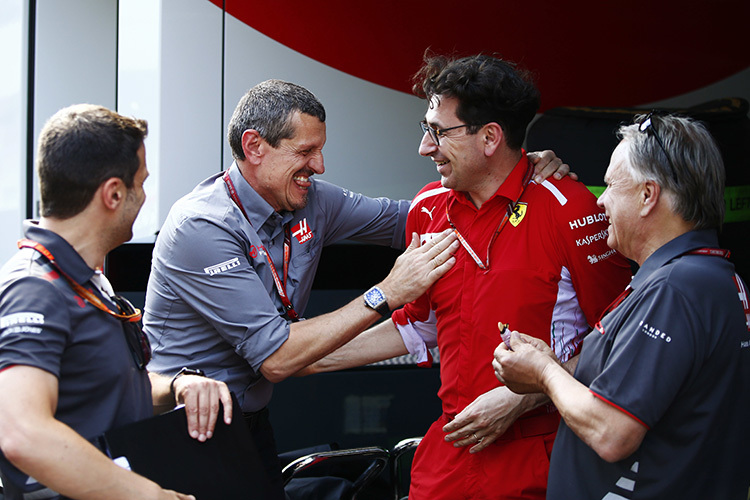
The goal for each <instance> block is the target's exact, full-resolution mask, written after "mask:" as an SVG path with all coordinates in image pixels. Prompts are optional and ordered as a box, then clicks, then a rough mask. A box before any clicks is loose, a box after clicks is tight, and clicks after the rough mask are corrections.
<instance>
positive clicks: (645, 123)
mask: <svg viewBox="0 0 750 500" xmlns="http://www.w3.org/2000/svg"><path fill="white" fill-rule="evenodd" d="M658 116H659V114H658V113H657V112H654V111H652V112H650V113H649V114H647V115H646V117H645V118H644V119H643V120H642V121H641V123H639V124H638V130H639V131H640V132H643V133H644V134H646V135H647V136H649V137H653V138H654V139H656V142H657V144H659V147H660V148H661V151H662V153H664V157H665V158H666V159H667V163H668V164H669V168H670V169H671V172H672V178H673V179H674V180H675V182H676V181H677V169H676V168H675V166H674V163H672V158H670V156H669V153H667V148H666V147H665V146H664V142H662V140H661V137H660V136H659V133H658V132H657V131H656V126H655V125H654V122H653V120H652V118H655V117H658Z"/></svg>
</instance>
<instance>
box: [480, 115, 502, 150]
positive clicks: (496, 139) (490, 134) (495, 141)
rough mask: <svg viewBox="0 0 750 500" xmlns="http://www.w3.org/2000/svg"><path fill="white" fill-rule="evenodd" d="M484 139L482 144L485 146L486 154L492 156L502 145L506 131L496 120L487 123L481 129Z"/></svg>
mask: <svg viewBox="0 0 750 500" xmlns="http://www.w3.org/2000/svg"><path fill="white" fill-rule="evenodd" d="M479 134H481V139H482V146H484V154H485V156H492V155H493V154H495V151H497V148H498V147H500V144H501V143H502V142H503V141H504V140H505V133H504V132H503V128H502V127H501V126H500V125H499V124H498V123H495V122H490V123H488V124H486V125H485V126H484V127H482V129H481V130H480V131H479Z"/></svg>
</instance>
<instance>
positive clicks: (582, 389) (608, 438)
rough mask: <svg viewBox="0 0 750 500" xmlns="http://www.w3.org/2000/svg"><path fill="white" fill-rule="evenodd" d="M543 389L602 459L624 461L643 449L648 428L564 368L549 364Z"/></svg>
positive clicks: (565, 418)
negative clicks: (592, 391)
mask: <svg viewBox="0 0 750 500" xmlns="http://www.w3.org/2000/svg"><path fill="white" fill-rule="evenodd" d="M544 387H545V392H546V393H547V394H548V395H549V397H550V398H551V399H552V402H553V403H554V404H555V406H556V407H557V409H558V411H559V412H560V415H561V416H562V418H563V419H564V420H565V423H566V425H567V426H568V427H570V429H571V430H572V431H573V432H575V434H576V435H577V436H578V437H579V438H580V439H581V440H582V441H583V442H584V443H586V444H587V445H588V446H589V447H591V448H592V449H593V450H594V451H595V452H596V453H597V454H598V455H599V456H600V457H601V458H602V459H604V460H606V461H608V462H614V461H617V460H621V459H623V458H625V457H627V456H629V455H630V454H632V453H633V452H634V451H635V450H636V449H637V448H638V446H640V443H641V441H642V440H643V437H644V436H645V433H646V430H647V429H646V427H645V426H644V425H642V424H641V423H639V422H638V421H637V420H635V419H634V418H633V417H631V416H629V415H628V414H626V413H625V412H623V411H621V410H619V409H617V408H615V407H614V406H612V405H610V404H607V403H605V402H604V401H602V400H601V399H599V398H597V397H596V396H595V395H594V394H592V393H591V391H590V390H589V389H588V387H586V386H585V385H583V384H581V383H580V382H579V381H578V380H576V379H575V378H573V376H572V375H570V373H568V372H567V371H566V369H565V368H564V367H562V366H560V365H553V364H550V365H549V367H548V369H547V370H546V373H545V375H544Z"/></svg>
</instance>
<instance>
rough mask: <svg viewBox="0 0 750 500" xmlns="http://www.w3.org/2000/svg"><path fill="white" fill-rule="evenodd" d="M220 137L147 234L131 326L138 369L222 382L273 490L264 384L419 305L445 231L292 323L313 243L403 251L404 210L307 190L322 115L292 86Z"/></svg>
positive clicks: (248, 107) (246, 112) (445, 255)
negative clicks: (379, 277) (334, 303)
mask: <svg viewBox="0 0 750 500" xmlns="http://www.w3.org/2000/svg"><path fill="white" fill-rule="evenodd" d="M228 139H229V144H230V146H231V148H232V154H233V156H234V159H235V162H234V164H233V165H232V166H231V167H230V168H229V169H228V170H227V171H226V172H224V173H221V174H216V175H214V176H212V177H210V178H208V179H207V180H205V181H204V182H202V183H201V184H199V185H198V186H197V187H196V188H195V189H194V190H193V191H192V192H191V193H190V194H188V195H187V196H185V197H184V198H182V199H181V200H179V201H178V202H177V203H176V204H175V205H174V206H173V207H172V210H171V211H170V213H169V215H168V217H167V220H166V222H165V224H164V227H163V228H162V230H161V232H160V233H159V237H158V239H157V242H156V246H155V249H154V256H153V264H152V270H151V275H150V278H149V284H148V290H147V294H146V315H145V320H144V322H145V329H146V332H147V334H148V335H149V338H150V340H151V342H152V347H153V354H154V358H153V361H152V362H151V364H150V365H149V367H150V368H151V369H153V370H156V371H158V372H160V373H174V372H176V371H177V370H179V369H180V368H181V367H185V366H187V367H190V368H200V369H203V370H204V371H205V372H206V374H207V375H209V376H211V377H215V378H218V379H219V380H223V381H225V382H226V383H227V384H228V385H229V387H230V389H231V390H233V391H234V392H235V393H236V394H237V396H238V398H239V401H240V403H241V404H242V408H243V410H244V411H245V412H246V413H247V415H248V416H247V418H248V420H249V423H250V427H251V430H252V432H253V433H254V435H255V439H256V442H257V443H258V445H259V448H260V450H261V453H262V454H264V455H265V463H266V465H267V467H268V471H269V475H270V476H271V477H272V478H274V479H275V480H276V481H277V483H279V484H280V470H279V466H278V460H277V459H276V449H275V445H274V442H273V435H272V431H271V428H270V425H269V423H268V418H267V410H265V408H266V405H267V404H268V402H269V401H270V398H271V393H272V390H273V384H274V383H276V382H279V381H281V380H283V379H285V378H286V377H288V376H290V375H292V374H294V373H296V372H297V371H299V370H300V369H302V368H304V367H305V366H307V365H309V364H310V363H312V362H314V361H316V360H317V359H319V358H321V357H323V356H325V355H326V354H327V353H329V352H331V351H333V350H334V349H336V348H337V347H339V346H341V345H343V344H344V343H346V342H347V341H348V340H350V339H351V338H353V337H354V336H356V335H357V334H358V333H360V332H362V331H363V330H364V329H366V328H367V327H368V326H370V325H372V324H373V323H374V322H375V321H376V320H378V319H380V318H381V317H382V316H383V315H387V314H390V310H392V309H394V308H396V307H399V306H401V305H403V304H404V303H406V302H409V301H410V300H413V299H415V298H417V297H418V296H420V295H421V294H422V293H423V292H424V290H426V289H427V287H428V286H429V285H430V284H432V283H433V282H434V281H435V280H436V279H437V278H439V277H440V276H441V275H442V274H444V273H445V272H446V271H447V270H448V269H449V268H450V267H451V266H452V265H453V262H454V259H453V258H451V255H452V253H453V252H454V251H455V250H456V249H457V247H458V243H457V242H456V241H455V236H454V235H453V234H452V233H446V235H444V237H443V238H438V239H436V240H435V241H434V242H433V244H431V245H426V246H423V247H421V248H416V247H412V248H409V249H407V251H406V253H405V254H404V255H402V256H401V257H400V258H399V259H398V261H397V262H396V264H395V266H394V268H393V270H392V271H391V273H390V274H389V275H388V277H386V278H385V280H383V281H382V282H381V283H379V284H378V285H377V286H376V287H373V289H371V290H370V291H368V292H367V293H366V294H365V295H364V298H362V297H359V298H357V299H356V300H354V301H352V302H351V303H349V304H348V305H346V306H344V307H342V308H341V309H338V310H336V311H334V312H331V313H328V314H325V315H322V316H319V317H316V318H312V319H308V320H305V321H297V320H298V319H300V318H301V316H302V314H303V313H304V310H305V307H306V305H307V302H308V299H309V296H310V291H311V287H312V281H313V278H314V276H315V271H316V269H317V265H318V262H319V260H320V256H321V251H322V249H323V247H324V246H325V245H330V244H332V243H335V242H337V241H341V240H344V239H350V240H354V241H359V242H364V243H371V244H379V245H389V246H391V247H394V248H403V247H404V241H405V235H404V228H405V222H406V215H407V213H408V209H409V202H408V201H400V202H399V201H394V200H389V199H387V198H377V199H374V198H368V197H365V196H362V195H361V194H358V193H353V192H351V191H349V190H347V189H344V188H341V187H338V186H334V185H332V184H329V183H327V182H325V181H321V180H317V179H315V180H313V178H312V177H313V175H315V174H322V173H323V172H324V170H325V167H324V164H323V155H322V148H323V145H324V144H325V141H326V128H325V110H324V109H323V106H322V104H321V103H320V102H319V101H318V99H317V98H315V96H313V95H312V94H311V93H310V92H309V91H307V90H306V89H304V88H302V87H300V86H298V85H294V84H291V83H287V82H282V81H279V80H269V81H267V82H263V83H261V84H259V85H257V86H255V87H253V88H252V89H250V90H249V91H248V92H247V94H245V96H244V97H243V98H242V99H241V100H240V102H239V104H238V105H237V108H236V109H235V112H234V114H233V116H232V119H231V121H230V124H229V131H228ZM540 163H546V161H542V162H540ZM560 163H561V162H559V160H556V161H554V162H552V163H551V166H552V167H553V168H551V169H547V170H548V171H549V170H551V171H553V172H554V167H558V166H559V165H560ZM566 168H567V167H565V169H563V173H564V172H565V171H566ZM547 175H549V173H547ZM558 175H559V174H558ZM415 244H416V240H415ZM362 265H363V266H366V265H367V263H362ZM279 491H280V486H279Z"/></svg>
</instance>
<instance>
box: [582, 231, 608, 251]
mask: <svg viewBox="0 0 750 500" xmlns="http://www.w3.org/2000/svg"><path fill="white" fill-rule="evenodd" d="M607 236H609V231H608V230H607V229H602V230H601V231H599V232H598V233H596V234H590V235H588V236H586V237H585V238H579V239H577V240H576V246H577V247H582V246H584V245H590V244H592V243H593V242H595V241H599V240H606V239H607Z"/></svg>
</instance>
